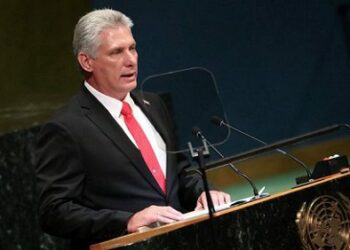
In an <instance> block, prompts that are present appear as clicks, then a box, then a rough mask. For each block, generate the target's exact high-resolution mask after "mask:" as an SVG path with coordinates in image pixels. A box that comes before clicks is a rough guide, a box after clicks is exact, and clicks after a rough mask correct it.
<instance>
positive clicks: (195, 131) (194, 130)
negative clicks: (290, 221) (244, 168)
mask: <svg viewBox="0 0 350 250" xmlns="http://www.w3.org/2000/svg"><path fill="white" fill-rule="evenodd" d="M192 134H193V135H194V136H196V137H198V138H200V139H201V140H202V141H203V142H205V143H206V144H207V145H208V146H209V147H210V148H212V149H213V150H214V151H215V153H217V154H218V155H219V156H220V157H221V158H225V156H224V155H223V154H222V153H221V152H220V151H219V150H218V149H217V148H216V147H215V146H214V145H213V144H212V143H210V142H209V141H208V140H207V138H205V137H204V135H203V134H202V131H201V130H200V129H199V128H198V127H193V128H192ZM227 165H228V166H229V167H230V168H231V169H232V170H233V171H234V172H235V173H236V174H238V175H239V176H240V177H242V178H244V179H245V180H246V181H248V182H249V184H250V186H251V187H252V189H253V192H254V197H260V196H261V194H259V192H258V189H257V188H256V186H255V184H254V183H253V181H252V180H251V179H250V178H249V177H248V176H247V175H246V174H244V173H242V172H241V171H240V170H239V169H238V168H236V167H235V166H234V165H233V164H232V163H228V164H227Z"/></svg>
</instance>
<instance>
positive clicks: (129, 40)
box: [87, 25, 138, 100]
mask: <svg viewBox="0 0 350 250" xmlns="http://www.w3.org/2000/svg"><path fill="white" fill-rule="evenodd" d="M99 36H100V41H101V43H100V46H99V47H98V48H97V51H96V57H95V58H91V57H88V59H87V60H88V62H89V67H90V68H89V70H88V72H90V73H91V74H90V76H89V77H88V78H87V81H88V82H89V84H91V85H92V86H93V87H95V88H96V89H97V90H99V91H100V92H102V93H104V94H105V95H108V96H112V97H114V98H117V99H119V100H122V99H124V97H125V95H126V94H127V93H128V92H130V91H131V90H133V89H134V88H135V87H136V85H137V81H136V80H137V60H138V55H137V51H136V42H135V40H134V38H133V36H132V33H131V30H130V28H128V27H127V26H122V25H118V26H114V27H111V28H107V29H105V30H103V31H102V32H101V33H100V35H99Z"/></svg>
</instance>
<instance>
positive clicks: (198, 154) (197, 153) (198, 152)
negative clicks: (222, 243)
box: [188, 141, 218, 249]
mask: <svg viewBox="0 0 350 250" xmlns="http://www.w3.org/2000/svg"><path fill="white" fill-rule="evenodd" d="M188 146H189V149H190V153H191V157H192V158H193V159H195V160H197V162H198V166H199V170H200V172H201V176H202V180H203V185H204V193H205V197H206V198H207V205H208V211H209V221H210V227H211V231H212V234H211V235H212V241H211V246H210V248H211V249H217V246H218V244H217V241H216V231H215V227H214V222H213V218H214V213H215V209H214V204H213V200H212V199H211V196H210V192H209V185H208V179H207V173H206V172H205V163H204V155H209V149H208V145H207V144H206V142H205V141H203V147H199V148H196V149H195V150H193V148H192V145H191V143H190V142H189V143H188ZM203 148H204V151H203Z"/></svg>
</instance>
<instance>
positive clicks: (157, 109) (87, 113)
mask: <svg viewBox="0 0 350 250" xmlns="http://www.w3.org/2000/svg"><path fill="white" fill-rule="evenodd" d="M131 96H132V98H133V100H134V101H135V103H136V104H137V105H138V106H139V107H140V108H141V109H142V110H143V112H144V113H145V114H146V115H147V116H148V118H149V119H150V121H151V122H152V124H153V125H154V126H155V128H156V129H157V130H158V132H159V133H160V135H161V136H162V138H163V140H164V141H165V143H166V145H167V149H168V150H171V149H173V147H174V145H173V144H174V138H173V136H172V132H173V127H172V123H171V119H170V116H169V114H168V112H167V110H166V108H165V106H164V104H163V103H162V102H161V101H160V98H159V97H158V96H156V95H154V94H147V95H144V96H141V95H140V94H137V93H132V95H131ZM143 98H144V99H145V100H147V101H146V102H145V101H144V99H143ZM36 152H37V163H36V176H37V187H38V191H39V218H40V224H41V226H42V228H43V230H44V231H46V232H48V233H50V234H53V235H56V236H61V237H67V238H70V239H73V245H77V244H83V245H84V244H85V245H86V246H87V245H88V244H90V243H93V242H99V241H103V240H106V239H109V238H113V237H116V236H118V235H122V234H124V233H125V232H126V231H125V230H126V225H127V221H128V219H129V217H130V216H131V215H132V214H133V213H135V212H137V211H140V210H142V209H144V208H146V207H148V206H150V205H160V206H172V207H174V208H175V209H178V210H180V211H185V210H186V208H187V209H191V208H193V206H194V205H195V202H196V199H197V197H198V195H199V194H200V193H201V192H202V190H203V188H202V184H201V181H200V178H198V177H196V176H185V175H184V174H183V170H184V168H185V167H186V165H187V164H185V161H179V159H178V158H179V157H178V155H174V154H167V178H166V181H167V192H166V194H164V193H162V191H161V189H160V187H159V186H158V185H157V183H156V181H155V179H154V178H153V176H152V174H151V173H150V171H149V170H148V168H147V166H146V164H145V162H144V161H143V158H142V156H141V154H140V152H139V150H138V149H137V148H136V147H135V146H134V144H133V143H132V142H131V141H130V140H129V138H128V137H127V135H126V134H125V133H124V132H123V130H122V129H121V128H120V126H119V125H118V123H116V122H115V120H114V119H113V118H112V116H111V115H110V114H109V113H108V111H107V110H106V109H105V108H104V107H103V105H102V104H101V103H100V102H99V101H98V100H97V99H96V98H95V97H94V96H93V95H92V94H91V93H90V92H89V91H88V90H87V89H86V88H85V87H82V89H81V91H80V92H79V93H78V94H77V95H76V96H74V97H73V98H72V99H71V101H70V102H69V103H68V104H67V105H66V106H65V107H63V108H62V109H61V110H60V111H59V112H58V113H57V114H56V115H55V116H54V117H53V119H52V120H51V121H49V122H48V123H47V124H45V125H44V126H43V128H42V130H41V132H40V134H39V137H38V142H37V151H36ZM76 249H78V247H76ZM82 249H83V248H82Z"/></svg>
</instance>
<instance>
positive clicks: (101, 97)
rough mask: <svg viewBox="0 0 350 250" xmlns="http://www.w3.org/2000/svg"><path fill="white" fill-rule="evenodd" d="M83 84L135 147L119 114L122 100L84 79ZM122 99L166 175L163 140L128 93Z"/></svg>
mask: <svg viewBox="0 0 350 250" xmlns="http://www.w3.org/2000/svg"><path fill="white" fill-rule="evenodd" d="M84 85H85V87H86V88H87V89H88V90H89V91H90V93H91V94H92V95H94V96H95V97H96V99H97V100H98V101H99V102H100V103H101V104H102V105H103V106H104V107H105V108H106V109H107V110H108V112H109V113H110V114H111V116H112V117H113V119H114V120H115V121H116V122H117V123H118V124H119V125H120V127H121V128H122V129H123V131H124V132H125V134H126V135H127V136H128V137H129V139H130V140H131V141H132V142H133V143H134V145H135V146H136V147H137V144H136V142H135V140H134V138H133V136H132V135H131V133H130V131H129V129H128V128H127V126H126V124H125V122H124V119H123V116H122V114H121V110H122V105H123V104H122V102H121V101H119V100H118V99H115V98H113V97H110V96H107V95H105V94H103V93H101V92H99V91H98V90H96V89H95V88H93V87H92V86H91V85H90V84H89V83H88V82H86V81H85V82H84ZM123 101H124V102H127V103H128V104H129V105H130V107H131V109H132V112H133V115H134V117H135V119H136V121H137V122H138V123H139V124H140V126H141V127H142V129H143V131H144V132H145V135H146V137H147V139H148V141H149V142H150V144H151V146H152V148H153V151H154V153H155V155H156V157H157V159H158V162H159V164H160V167H161V169H162V171H163V173H164V176H166V145H165V142H164V140H163V139H162V137H161V136H160V135H159V133H158V131H157V130H156V129H155V128H154V126H153V125H152V123H151V122H150V121H149V120H148V118H147V117H146V115H145V114H144V113H143V112H142V110H141V109H140V108H139V107H138V106H137V105H136V104H135V102H134V101H133V99H132V98H131V97H130V94H128V95H127V96H126V97H125V99H124V100H123Z"/></svg>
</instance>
